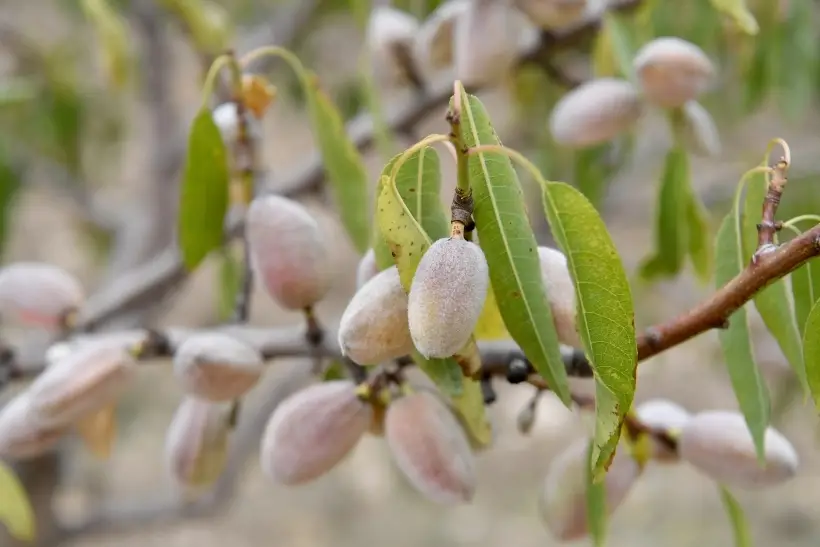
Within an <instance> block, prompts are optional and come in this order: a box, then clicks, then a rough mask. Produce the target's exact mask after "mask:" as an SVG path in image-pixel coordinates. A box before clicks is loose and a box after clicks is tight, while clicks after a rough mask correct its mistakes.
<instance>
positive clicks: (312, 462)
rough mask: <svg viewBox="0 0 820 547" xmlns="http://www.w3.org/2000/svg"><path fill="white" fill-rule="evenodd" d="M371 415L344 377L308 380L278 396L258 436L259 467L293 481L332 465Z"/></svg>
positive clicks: (366, 425)
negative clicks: (288, 393) (287, 394)
mask: <svg viewBox="0 0 820 547" xmlns="http://www.w3.org/2000/svg"><path fill="white" fill-rule="evenodd" d="M372 418H373V410H372V407H371V406H370V404H368V403H367V402H366V401H363V400H361V399H360V398H359V396H358V394H357V392H356V385H355V384H354V383H353V382H351V381H348V380H333V381H330V382H324V383H321V384H314V385H312V386H309V387H307V388H305V389H303V390H301V391H298V392H296V393H294V394H293V395H291V396H290V397H288V398H287V399H285V400H284V401H282V403H281V404H280V405H279V407H277V409H276V410H275V411H274V412H273V415H272V416H271V418H270V421H269V422H268V425H267V427H266V428H265V433H264V435H263V437H262V446H261V453H260V459H261V463H262V470H263V471H264V473H265V474H266V475H267V476H268V477H269V478H270V479H272V480H274V481H276V482H278V483H280V484H284V485H289V486H293V485H297V484H302V483H305V482H308V481H311V480H314V479H316V478H318V477H320V476H322V475H324V474H325V473H327V472H328V471H330V470H331V469H332V468H333V467H335V466H336V465H337V464H338V463H339V462H341V461H342V459H344V457H345V456H346V455H347V454H348V453H349V452H350V451H351V450H352V449H353V447H355V446H356V444H357V443H358V442H359V439H361V438H362V435H364V433H365V432H366V431H367V430H368V428H369V427H370V424H371V420H372Z"/></svg>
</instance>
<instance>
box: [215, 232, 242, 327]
mask: <svg viewBox="0 0 820 547" xmlns="http://www.w3.org/2000/svg"><path fill="white" fill-rule="evenodd" d="M241 286H242V264H241V262H240V261H239V259H238V258H237V257H236V254H235V253H234V252H233V249H230V248H226V249H225V252H224V253H223V254H222V256H221V257H220V264H219V289H218V291H217V298H218V300H217V313H218V315H219V318H220V319H221V320H222V321H228V320H229V319H230V318H231V316H232V315H233V312H234V308H235V306H236V295H237V293H239V288H240V287H241Z"/></svg>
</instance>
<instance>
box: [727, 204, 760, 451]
mask: <svg viewBox="0 0 820 547" xmlns="http://www.w3.org/2000/svg"><path fill="white" fill-rule="evenodd" d="M715 255H716V256H717V263H716V267H715V270H716V271H715V286H716V287H718V288H720V287H722V286H723V285H725V284H726V283H728V282H729V281H730V280H731V279H732V278H734V277H735V276H736V275H738V274H739V273H740V272H741V270H742V269H743V267H744V261H743V252H742V240H741V234H740V226H739V222H738V221H737V217H736V216H735V215H734V214H733V213H731V212H730V213H729V214H728V215H726V217H725V218H724V219H723V223H722V224H721V226H720V230H718V235H717V241H716V244H715ZM718 338H719V339H720V345H721V347H722V348H723V355H724V358H725V360H726V368H727V369H728V371H729V378H730V380H731V382H732V388H733V389H734V391H735V396H736V397H737V401H738V404H739V405H740V410H741V412H742V413H743V416H744V418H745V419H746V424H747V425H748V426H749V431H750V432H751V434H752V438H753V439H754V443H755V450H756V451H757V456H758V459H759V460H760V462H761V463H762V462H764V461H765V460H764V457H765V452H764V445H763V442H764V441H763V439H764V434H765V432H766V428H767V427H768V426H769V420H770V415H771V403H770V401H769V390H768V388H767V387H766V384H765V382H764V381H763V377H762V375H761V373H760V370H759V369H758V367H757V364H756V363H755V359H754V354H753V352H752V342H751V340H750V338H749V324H748V320H747V318H746V310H745V309H744V308H742V307H741V308H740V309H738V310H737V311H736V312H734V313H733V314H732V315H731V317H729V325H728V327H727V328H725V329H720V330H719V331H718Z"/></svg>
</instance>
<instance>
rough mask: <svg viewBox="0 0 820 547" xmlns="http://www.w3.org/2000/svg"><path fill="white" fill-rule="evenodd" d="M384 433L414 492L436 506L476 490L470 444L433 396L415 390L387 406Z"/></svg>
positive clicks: (464, 498)
mask: <svg viewBox="0 0 820 547" xmlns="http://www.w3.org/2000/svg"><path fill="white" fill-rule="evenodd" d="M384 437H385V439H386V440H387V445H388V447H389V449H390V453H391V454H392V456H393V460H394V461H395V462H396V465H397V466H398V468H399V469H400V470H401V472H402V473H403V474H404V476H405V477H406V478H407V479H408V481H409V482H410V484H412V485H413V486H414V487H415V488H416V490H418V491H419V492H420V493H421V494H423V495H424V496H425V497H426V498H428V499H429V500H431V501H433V502H435V503H440V504H459V503H466V502H469V501H470V500H471V499H472V498H473V494H474V493H475V483H476V478H475V464H474V461H473V459H474V457H473V453H472V451H471V450H470V442H469V440H468V439H467V436H466V435H465V433H464V430H463V429H462V428H461V425H460V424H459V422H458V420H457V419H456V418H455V416H453V414H452V412H451V411H450V409H449V408H447V406H446V405H445V404H444V402H442V401H441V400H440V399H439V398H438V397H437V396H436V395H434V394H433V393H430V392H428V391H417V392H415V393H413V394H411V395H406V396H404V397H401V398H400V399H398V400H396V401H393V402H392V403H391V404H390V406H389V407H387V414H386V416H385V420H384Z"/></svg>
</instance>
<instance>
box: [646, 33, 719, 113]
mask: <svg viewBox="0 0 820 547" xmlns="http://www.w3.org/2000/svg"><path fill="white" fill-rule="evenodd" d="M633 65H634V67H635V73H636V74H637V76H638V83H639V85H640V87H641V90H642V91H643V95H644V97H646V100H647V101H649V102H650V103H652V104H654V105H656V106H659V107H661V108H677V107H681V106H683V105H684V104H686V102H687V101H691V100H694V99H697V98H698V97H699V96H700V95H701V93H703V92H704V91H706V89H707V88H708V87H709V84H710V82H711V80H712V77H713V76H714V72H715V69H714V66H713V65H712V61H710V60H709V57H707V56H706V54H705V53H704V52H703V50H702V49H700V48H699V47H698V46H696V45H695V44H693V43H691V42H687V41H686V40H683V39H681V38H677V37H675V36H665V37H661V38H655V39H654V40H652V41H651V42H648V43H646V44H644V45H643V47H641V49H639V50H638V53H637V54H636V55H635V59H634V60H633Z"/></svg>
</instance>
